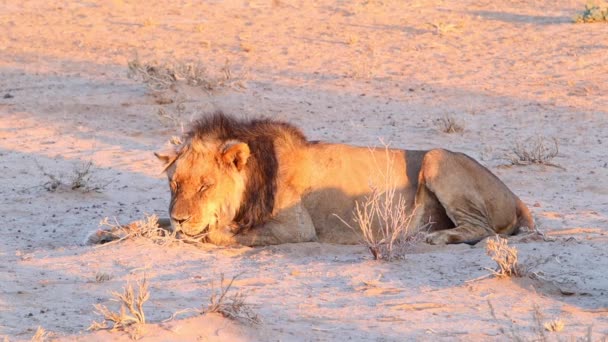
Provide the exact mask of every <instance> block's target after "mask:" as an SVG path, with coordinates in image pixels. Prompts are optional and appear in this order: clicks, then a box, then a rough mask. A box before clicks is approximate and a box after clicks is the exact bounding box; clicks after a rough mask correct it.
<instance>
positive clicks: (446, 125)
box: [435, 115, 464, 134]
mask: <svg viewBox="0 0 608 342" xmlns="http://www.w3.org/2000/svg"><path fill="white" fill-rule="evenodd" d="M435 125H436V126H437V128H438V129H439V130H440V131H441V132H443V133H448V134H450V133H462V132H463V131H464V123H462V122H460V121H458V120H456V119H455V118H454V117H453V116H450V115H446V116H444V117H442V118H439V119H436V120H435Z"/></svg>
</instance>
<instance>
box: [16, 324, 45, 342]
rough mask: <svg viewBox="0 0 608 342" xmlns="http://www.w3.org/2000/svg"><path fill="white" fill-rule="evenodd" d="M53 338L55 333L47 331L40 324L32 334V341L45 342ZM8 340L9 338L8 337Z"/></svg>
mask: <svg viewBox="0 0 608 342" xmlns="http://www.w3.org/2000/svg"><path fill="white" fill-rule="evenodd" d="M52 338H53V333H52V332H50V331H46V330H45V329H44V328H43V327H41V326H38V329H36V333H35V334H34V336H32V339H31V340H30V341H31V342H45V341H50V340H51V339H52ZM6 340H7V341H8V339H6Z"/></svg>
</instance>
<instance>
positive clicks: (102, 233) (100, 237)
mask: <svg viewBox="0 0 608 342" xmlns="http://www.w3.org/2000/svg"><path fill="white" fill-rule="evenodd" d="M120 238H121V236H120V235H119V234H117V231H116V229H110V230H106V229H97V230H95V231H93V232H91V233H90V234H89V235H87V237H86V238H85V240H84V242H83V244H84V245H101V244H104V243H108V242H112V241H114V240H118V239H120Z"/></svg>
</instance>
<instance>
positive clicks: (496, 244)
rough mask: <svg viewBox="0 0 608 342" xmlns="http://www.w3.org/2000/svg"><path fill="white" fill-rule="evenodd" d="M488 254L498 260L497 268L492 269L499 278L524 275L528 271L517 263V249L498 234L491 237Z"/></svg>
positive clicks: (487, 247)
mask: <svg viewBox="0 0 608 342" xmlns="http://www.w3.org/2000/svg"><path fill="white" fill-rule="evenodd" d="M486 254H487V255H488V256H489V257H491V258H492V260H494V261H495V262H496V265H497V267H496V269H494V270H492V269H490V271H491V272H492V274H493V275H494V276H496V277H498V278H506V277H512V276H514V277H523V276H524V275H525V274H526V273H527V271H526V270H525V269H524V268H523V267H522V266H521V265H520V264H518V263H517V249H516V248H515V247H509V245H508V242H507V239H504V238H501V237H500V236H498V235H497V236H496V237H495V238H489V239H488V240H487V244H486Z"/></svg>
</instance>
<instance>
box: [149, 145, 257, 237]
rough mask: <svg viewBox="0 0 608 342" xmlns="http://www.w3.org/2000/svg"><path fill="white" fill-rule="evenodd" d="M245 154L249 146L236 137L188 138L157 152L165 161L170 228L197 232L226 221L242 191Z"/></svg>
mask: <svg viewBox="0 0 608 342" xmlns="http://www.w3.org/2000/svg"><path fill="white" fill-rule="evenodd" d="M249 154H250V151H249V146H248V145H247V144H246V143H243V142H240V141H236V140H230V141H226V142H223V143H212V142H207V143H205V142H203V141H200V140H191V141H189V142H186V144H184V145H182V146H180V147H178V150H176V151H175V152H174V153H164V154H162V153H157V154H156V156H157V157H158V158H159V159H160V160H162V161H163V162H164V163H165V164H166V172H167V177H168V179H169V186H170V188H171V203H170V205H169V214H170V218H171V225H172V227H173V229H174V230H176V231H181V232H183V233H184V234H187V235H197V234H200V233H202V232H204V231H205V230H206V229H208V228H213V227H216V226H222V225H228V224H230V223H231V222H232V221H233V219H234V217H235V216H236V214H237V211H238V209H239V208H240V206H241V202H242V199H243V194H244V192H245V174H244V172H243V171H244V167H245V165H246V164H247V159H249Z"/></svg>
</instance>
